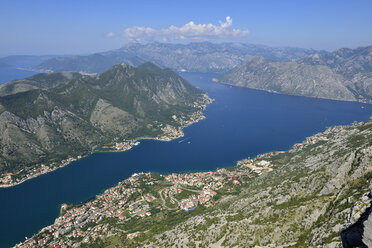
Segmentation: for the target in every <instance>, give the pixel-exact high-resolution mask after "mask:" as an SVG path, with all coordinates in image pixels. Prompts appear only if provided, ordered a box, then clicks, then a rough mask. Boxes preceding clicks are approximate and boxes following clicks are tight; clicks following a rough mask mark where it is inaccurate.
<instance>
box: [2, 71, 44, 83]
mask: <svg viewBox="0 0 372 248" xmlns="http://www.w3.org/2000/svg"><path fill="white" fill-rule="evenodd" d="M36 73H37V72H33V71H25V70H18V69H17V68H15V67H4V68H0V84H3V83H6V82H9V81H12V80H15V79H22V78H26V77H30V76H32V75H34V74H36Z"/></svg>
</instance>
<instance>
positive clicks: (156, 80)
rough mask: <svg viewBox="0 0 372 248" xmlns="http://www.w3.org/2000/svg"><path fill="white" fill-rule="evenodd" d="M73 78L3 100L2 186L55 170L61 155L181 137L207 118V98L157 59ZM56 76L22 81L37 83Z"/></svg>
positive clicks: (67, 156) (0, 120) (0, 110)
mask: <svg viewBox="0 0 372 248" xmlns="http://www.w3.org/2000/svg"><path fill="white" fill-rule="evenodd" d="M65 74H66V73H65ZM57 75H59V76H61V75H60V74H57ZM68 75H70V76H71V74H70V73H68ZM73 75H76V76H77V77H76V78H72V79H71V80H67V82H63V83H59V84H57V85H56V86H55V87H53V88H37V89H32V90H28V91H24V92H19V93H16V94H11V95H6V96H2V97H0V131H1V135H0V144H1V150H0V172H1V173H0V174H1V176H0V181H2V183H3V184H5V185H7V184H10V185H11V184H12V183H14V182H21V181H23V180H24V179H25V178H27V177H29V176H30V175H29V174H28V173H31V174H35V173H33V172H32V171H33V170H36V171H38V173H39V172H40V171H43V170H49V168H55V167H56V166H57V167H58V166H60V164H61V162H60V161H62V160H66V159H73V158H76V157H78V156H83V155H87V154H90V153H92V152H95V151H105V150H107V151H108V150H118V149H119V150H120V149H124V150H125V149H128V148H130V147H131V145H132V144H133V142H134V140H136V139H138V138H142V137H149V138H155V139H156V138H158V139H172V138H175V137H178V136H180V135H182V128H183V127H185V126H187V125H190V124H192V123H193V122H196V121H198V120H199V119H200V118H202V117H203V115H202V111H203V109H204V108H205V106H206V104H207V103H208V102H210V98H208V97H207V96H206V95H205V94H203V93H202V91H201V90H200V89H197V88H195V87H194V86H192V85H191V84H189V83H188V82H187V81H186V80H184V79H183V78H181V77H180V76H178V75H177V74H176V73H174V72H172V71H170V70H167V69H161V68H159V67H157V66H156V65H153V64H145V65H143V66H142V67H137V68H136V67H132V66H128V65H124V64H123V65H116V66H114V67H112V68H111V69H109V70H108V71H106V72H104V73H102V74H99V75H96V76H82V75H80V74H78V73H76V74H73ZM55 76H56V74H40V75H36V76H33V77H31V79H25V80H26V81H27V80H29V81H31V82H33V83H35V80H36V79H38V80H39V81H43V80H44V81H48V80H46V79H48V78H49V77H52V78H54V77H55ZM25 80H23V82H24V81H25ZM36 81H37V80H36ZM62 81H63V80H62ZM62 164H63V162H62ZM9 173H10V174H9ZM36 174H37V173H36Z"/></svg>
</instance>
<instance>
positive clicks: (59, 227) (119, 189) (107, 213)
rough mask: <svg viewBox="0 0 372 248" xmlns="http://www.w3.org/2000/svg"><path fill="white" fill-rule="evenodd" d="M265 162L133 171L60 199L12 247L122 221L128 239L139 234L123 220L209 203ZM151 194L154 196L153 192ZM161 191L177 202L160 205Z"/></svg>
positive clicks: (111, 230)
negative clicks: (79, 201)
mask: <svg viewBox="0 0 372 248" xmlns="http://www.w3.org/2000/svg"><path fill="white" fill-rule="evenodd" d="M248 165H249V166H248ZM254 166H255V167H254ZM270 166H272V165H271V163H270V162H268V161H265V160H260V161H255V160H250V159H248V160H242V161H240V162H239V163H238V166H236V167H234V168H233V169H225V168H223V169H219V170H217V171H214V172H197V173H180V174H176V173H173V174H169V175H156V176H153V174H151V173H135V174H133V175H132V176H131V177H130V178H128V179H126V180H124V181H123V182H120V183H119V184H118V185H117V186H115V187H113V188H110V189H108V190H106V191H105V192H104V193H103V194H101V195H98V196H97V197H96V198H95V199H94V200H92V201H89V202H87V203H85V204H83V205H78V206H73V205H70V206H69V205H66V204H64V205H62V207H61V216H60V217H59V218H57V219H56V221H55V223H54V224H53V225H51V226H48V227H46V228H44V229H43V230H42V231H41V232H40V233H39V234H37V235H35V236H34V237H32V238H31V239H27V240H26V241H25V242H23V243H20V244H18V245H17V246H16V247H44V246H50V247H74V246H79V244H81V243H85V242H89V241H92V240H95V239H97V238H101V239H104V238H105V237H107V236H110V235H114V234H115V233H116V234H117V233H118V226H117V225H116V224H119V225H120V227H121V228H123V227H124V229H121V230H120V231H121V232H124V233H126V232H128V233H126V234H125V235H126V237H127V238H128V239H133V238H136V237H137V236H138V235H140V233H141V230H133V229H131V230H128V231H126V230H125V223H127V222H129V221H136V220H137V219H138V218H148V217H150V216H152V212H153V211H154V210H155V209H157V210H156V211H155V212H159V211H177V210H184V211H191V210H193V209H195V208H197V207H198V204H202V205H204V206H207V207H209V206H213V205H214V201H213V197H214V196H216V194H217V192H218V191H219V190H221V189H222V190H223V191H221V192H230V189H231V187H234V185H240V184H242V183H244V181H245V179H247V178H249V177H252V176H253V175H252V171H255V168H256V167H257V168H258V167H260V168H270ZM255 172H257V170H256V171H255ZM143 185H146V187H143ZM159 189H160V191H159ZM157 194H159V196H160V197H157ZM160 194H162V195H160ZM163 195H164V196H165V199H166V200H170V201H171V202H172V203H173V204H174V205H177V207H175V208H173V209H170V208H166V207H164V205H165V200H164V199H163ZM162 201H163V202H162ZM142 231H143V230H142Z"/></svg>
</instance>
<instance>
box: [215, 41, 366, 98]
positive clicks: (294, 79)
mask: <svg viewBox="0 0 372 248" xmlns="http://www.w3.org/2000/svg"><path fill="white" fill-rule="evenodd" d="M219 80H220V81H221V82H222V83H227V84H232V85H236V86H244V87H248V88H254V89H260V90H267V91H272V92H278V93H284V94H290V95H300V96H308V97H317V98H326V99H334V100H346V101H363V102H372V46H370V47H363V48H358V49H354V50H352V49H340V50H337V51H335V52H333V53H327V54H314V55H310V56H308V57H305V58H303V59H299V60H296V61H290V62H283V61H271V60H267V59H265V58H263V57H252V58H249V59H248V60H246V61H245V62H244V63H242V64H241V65H240V66H237V67H235V68H234V69H232V70H231V71H229V72H227V73H225V74H223V75H221V76H220V77H219Z"/></svg>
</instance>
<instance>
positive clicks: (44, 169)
mask: <svg viewBox="0 0 372 248" xmlns="http://www.w3.org/2000/svg"><path fill="white" fill-rule="evenodd" d="M81 157H82V156H78V157H76V158H73V157H69V158H67V159H64V160H62V161H61V162H59V163H58V162H53V163H51V164H50V165H49V166H46V165H44V164H40V165H39V166H35V167H26V168H24V169H22V170H20V171H19V172H17V173H16V174H13V173H8V174H5V175H4V176H3V177H0V188H3V187H10V186H14V185H17V184H20V183H23V182H24V181H26V180H28V179H31V178H34V177H37V176H40V175H42V174H45V173H48V172H51V171H54V170H56V169H59V168H61V167H64V166H66V165H68V164H69V163H71V162H73V161H75V160H77V159H81Z"/></svg>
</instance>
